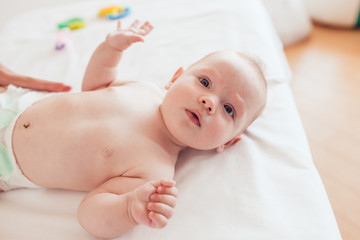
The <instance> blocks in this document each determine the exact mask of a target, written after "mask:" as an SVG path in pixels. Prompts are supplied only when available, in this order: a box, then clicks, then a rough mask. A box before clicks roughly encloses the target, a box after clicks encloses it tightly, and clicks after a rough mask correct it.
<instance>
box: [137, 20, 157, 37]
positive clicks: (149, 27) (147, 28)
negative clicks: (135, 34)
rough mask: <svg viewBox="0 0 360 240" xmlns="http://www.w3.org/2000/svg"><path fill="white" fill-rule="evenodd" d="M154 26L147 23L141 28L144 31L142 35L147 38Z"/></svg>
mask: <svg viewBox="0 0 360 240" xmlns="http://www.w3.org/2000/svg"><path fill="white" fill-rule="evenodd" d="M153 28H154V27H153V25H151V23H150V22H148V21H146V22H145V23H144V24H143V25H142V26H141V27H140V30H143V32H142V35H143V36H146V35H147V34H148V33H149V32H151V30H152V29H153Z"/></svg>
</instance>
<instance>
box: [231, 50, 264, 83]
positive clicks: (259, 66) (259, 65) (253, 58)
mask: <svg viewBox="0 0 360 240" xmlns="http://www.w3.org/2000/svg"><path fill="white" fill-rule="evenodd" d="M236 53H237V54H238V55H239V56H240V57H242V58H245V59H246V60H248V61H249V62H250V63H251V64H252V65H253V66H254V67H255V69H256V70H258V73H259V75H260V77H261V79H262V80H263V81H264V84H265V87H266V89H267V82H266V78H265V72H266V65H265V63H264V62H263V61H262V60H261V59H260V58H259V57H258V56H257V55H255V54H253V53H250V52H245V51H243V52H240V51H237V52H236Z"/></svg>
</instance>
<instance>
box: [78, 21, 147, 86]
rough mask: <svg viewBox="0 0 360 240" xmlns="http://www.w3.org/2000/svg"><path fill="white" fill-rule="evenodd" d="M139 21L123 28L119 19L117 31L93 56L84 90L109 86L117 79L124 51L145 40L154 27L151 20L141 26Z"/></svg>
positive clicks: (86, 72) (108, 36) (87, 70)
mask: <svg viewBox="0 0 360 240" xmlns="http://www.w3.org/2000/svg"><path fill="white" fill-rule="evenodd" d="M139 23H140V22H139V21H138V20H136V21H135V22H133V23H132V24H131V26H130V27H129V28H127V29H121V23H120V21H118V26H117V29H116V31H114V32H112V33H109V34H108V35H107V37H106V40H105V41H104V42H102V43H101V44H100V45H99V46H98V47H97V49H96V50H95V52H94V53H93V55H92V56H91V59H90V61H89V64H88V66H87V68H86V71H85V75H84V79H83V82H82V90H83V91H91V90H95V89H99V88H102V87H107V86H109V85H110V84H111V83H112V82H113V81H114V80H115V79H116V75H117V65H118V64H119V62H120V59H121V56H122V53H123V51H124V50H125V49H127V48H128V47H130V46H131V44H133V43H135V42H143V41H144V38H143V37H144V36H146V35H147V34H148V33H149V32H150V31H151V30H152V29H153V26H152V25H151V24H150V23H149V22H145V23H144V24H143V25H141V26H140V27H139Z"/></svg>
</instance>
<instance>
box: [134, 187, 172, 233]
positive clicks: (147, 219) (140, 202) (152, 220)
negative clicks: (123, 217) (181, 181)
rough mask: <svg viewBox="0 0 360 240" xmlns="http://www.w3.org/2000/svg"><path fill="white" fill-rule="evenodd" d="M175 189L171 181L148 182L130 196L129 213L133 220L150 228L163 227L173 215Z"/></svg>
mask: <svg viewBox="0 0 360 240" xmlns="http://www.w3.org/2000/svg"><path fill="white" fill-rule="evenodd" d="M176 197H177V189H176V187H175V182H174V181H171V180H159V181H156V182H148V183H145V184H144V185H142V186H140V187H138V188H137V189H135V190H134V191H133V193H132V195H131V200H130V205H129V211H130V214H131V217H132V218H133V220H134V221H135V222H137V223H140V224H144V225H146V226H149V227H152V228H162V227H165V226H166V224H167V223H168V221H169V219H170V218H171V216H172V215H173V211H174V207H175V205H176Z"/></svg>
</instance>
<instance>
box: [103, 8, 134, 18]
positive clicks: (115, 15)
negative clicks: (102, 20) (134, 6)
mask: <svg viewBox="0 0 360 240" xmlns="http://www.w3.org/2000/svg"><path fill="white" fill-rule="evenodd" d="M129 14H130V8H125V9H124V11H122V12H120V13H118V14H108V15H107V18H108V19H110V20H115V19H120V18H123V17H126V16H127V15H129Z"/></svg>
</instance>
